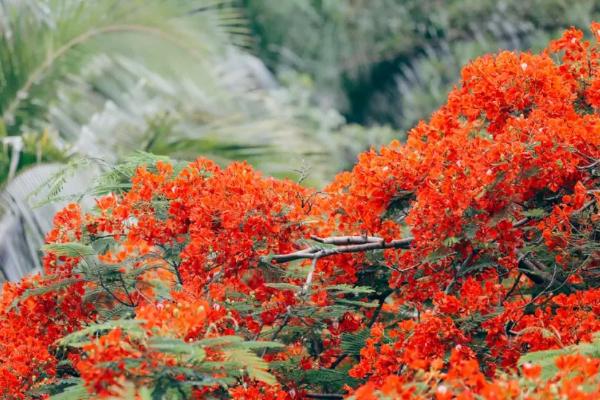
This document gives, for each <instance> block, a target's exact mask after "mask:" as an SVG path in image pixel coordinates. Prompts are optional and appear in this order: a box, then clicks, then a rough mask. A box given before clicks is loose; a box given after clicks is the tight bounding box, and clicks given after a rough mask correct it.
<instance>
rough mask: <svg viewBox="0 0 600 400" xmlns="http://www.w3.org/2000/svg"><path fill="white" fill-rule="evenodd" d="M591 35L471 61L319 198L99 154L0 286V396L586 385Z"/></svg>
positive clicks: (593, 183)
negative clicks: (22, 265)
mask: <svg viewBox="0 0 600 400" xmlns="http://www.w3.org/2000/svg"><path fill="white" fill-rule="evenodd" d="M592 30H593V32H594V34H595V35H596V40H598V39H600V24H594V25H593V26H592ZM599 51H600V47H599V46H598V44H597V43H594V44H592V43H590V42H587V41H585V40H584V39H583V34H582V32H580V31H577V30H575V29H571V30H569V31H567V32H565V34H564V35H563V37H562V38H561V39H559V40H557V41H555V42H552V43H551V44H550V46H549V48H548V49H547V50H546V51H545V52H543V53H542V54H538V55H535V54H529V53H523V54H515V53H511V52H503V53H500V54H498V55H495V56H485V57H482V58H480V59H477V60H475V61H473V62H472V63H471V64H469V65H468V66H466V67H465V68H464V70H463V73H462V81H461V83H460V85H459V86H458V87H457V88H455V89H454V90H453V91H452V92H451V93H450V95H449V98H448V102H447V103H446V104H445V105H444V106H443V107H442V108H441V109H440V110H439V111H437V112H436V113H435V114H434V115H433V116H432V117H431V120H430V121H429V122H428V123H425V122H421V123H420V124H419V125H418V126H417V127H415V128H414V129H413V130H412V131H411V132H410V134H409V138H408V141H407V143H406V144H400V143H398V142H393V143H391V144H390V145H389V146H387V147H384V148H382V149H380V151H374V150H372V151H369V152H367V153H364V154H362V155H361V156H360V158H359V161H358V163H357V165H356V166H355V167H354V169H353V170H352V171H350V172H344V173H341V174H339V175H338V176H337V177H336V179H335V180H334V181H333V183H331V184H330V185H329V186H328V187H326V188H325V189H324V190H323V191H320V192H318V191H314V190H311V189H307V188H304V187H301V186H300V185H298V184H295V183H292V182H289V181H280V180H276V179H272V178H264V177H262V176H261V175H260V174H258V173H257V172H255V171H253V170H252V168H250V167H249V166H247V165H246V164H243V163H242V164H240V163H237V164H232V165H230V166H229V167H228V168H225V169H221V168H219V167H218V166H217V165H215V164H214V163H212V162H210V161H208V160H204V159H199V160H198V161H196V162H193V163H191V164H189V165H181V164H179V163H169V162H166V161H164V160H163V159H159V158H154V159H149V161H148V162H146V163H144V164H143V165H140V166H138V167H137V168H131V165H126V166H124V167H119V168H117V169H116V170H115V172H114V173H112V174H111V175H109V176H108V177H107V178H106V179H105V180H104V182H103V185H102V186H101V187H99V189H102V190H104V191H105V192H106V191H109V192H110V193H109V194H107V195H105V196H103V197H100V198H98V200H97V201H96V208H95V211H94V212H91V213H83V212H82V211H81V210H80V208H79V207H78V206H77V205H76V204H72V205H69V206H68V207H67V208H66V209H64V210H63V211H61V212H60V213H58V214H57V215H56V218H55V228H54V229H53V230H52V231H51V232H50V233H49V234H48V237H47V243H48V244H47V245H46V247H45V249H44V250H45V256H44V267H45V274H44V276H41V277H40V276H35V277H31V278H27V279H25V280H23V281H22V282H19V283H16V284H7V285H5V287H4V289H3V292H2V297H1V303H0V361H1V364H0V393H1V394H2V397H3V398H7V399H37V398H46V397H48V396H50V397H52V398H59V399H80V398H86V397H92V398H98V397H101V398H102V397H107V398H111V397H112V398H139V399H162V398H165V399H176V398H181V399H187V398H198V399H199V398H203V399H221V398H234V399H257V398H260V399H304V398H317V399H318V398H321V399H338V398H339V399H341V398H344V397H348V398H353V399H362V400H367V399H392V398H415V399H419V398H422V399H428V398H434V397H435V398H437V399H450V398H455V397H458V398H462V399H471V398H478V397H477V396H479V397H483V398H493V399H513V398H515V399H517V398H526V397H527V398H554V397H557V398H558V397H561V396H562V397H567V398H582V399H583V398H590V399H592V398H597V396H598V394H600V386H599V375H598V372H599V368H600V358H598V356H599V355H600V343H597V342H596V336H595V332H598V331H600V240H599V239H600V225H599V221H600V189H599V184H598V183H599V180H600V179H599V178H600V172H599V171H600V115H599V113H598V110H599V109H600V52H599ZM111 181H112V183H113V185H107V184H106V183H107V182H111Z"/></svg>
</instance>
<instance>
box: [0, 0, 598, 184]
mask: <svg viewBox="0 0 600 400" xmlns="http://www.w3.org/2000/svg"><path fill="white" fill-rule="evenodd" d="M599 14H600V4H599V3H598V2H597V1H594V0H578V1H576V2H572V1H571V2H569V1H565V0H530V1H525V2H524V1H517V0H495V1H494V0H446V1H443V0H277V1H271V0H218V1H212V0H146V1H142V0H127V1H121V0H97V1H85V0H0V21H1V22H2V23H1V24H0V116H1V119H2V120H1V129H0V132H1V133H0V142H1V145H2V147H1V149H2V152H1V154H0V182H3V181H5V180H6V179H7V178H8V177H9V176H11V175H14V174H15V173H16V171H17V170H21V169H23V168H25V167H27V166H28V165H31V164H37V163H41V162H45V161H64V160H66V159H68V158H69V157H72V156H73V155H76V154H79V155H84V156H89V157H96V158H99V159H101V160H103V161H104V162H107V163H113V162H116V161H118V160H121V159H123V157H125V156H127V155H128V154H130V153H131V152H133V151H135V150H143V151H148V152H153V153H157V154H167V155H170V156H173V157H177V158H182V159H190V158H195V157H197V156H199V155H204V156H207V157H211V158H213V159H216V160H217V161H219V162H221V163H227V162H229V161H231V160H248V161H249V162H251V163H252V164H254V165H255V166H257V167H258V168H260V169H262V170H263V171H265V172H266V173H268V174H272V175H276V176H280V177H282V176H283V177H297V175H298V174H299V172H298V171H296V170H302V171H304V172H305V169H306V168H307V166H308V167H310V173H309V177H310V179H308V180H307V181H306V182H307V183H308V184H312V185H321V184H323V182H326V181H327V180H328V179H329V178H330V177H331V176H332V175H333V174H334V173H335V172H337V171H339V170H341V169H347V168H350V167H351V166H352V164H353V163H354V161H355V157H356V155H357V154H358V153H359V152H360V151H362V150H364V149H366V148H368V147H369V146H379V145H382V144H385V143H386V142H389V141H390V140H391V139H400V140H402V139H403V138H404V137H405V132H406V131H407V130H408V129H410V128H411V127H412V126H414V125H415V124H416V122H417V121H418V120H420V119H423V118H426V117H427V116H428V115H429V114H430V113H431V112H432V111H433V110H434V109H435V108H437V107H438V106H439V105H440V104H441V103H442V102H443V101H444V99H445V96H446V94H447V92H448V90H449V89H450V88H451V86H452V85H453V84H455V83H456V82H457V79H458V76H459V71H460V68H461V66H462V65H464V64H465V63H466V62H468V60H469V59H472V58H473V57H476V56H478V55H480V54H483V53H486V52H490V51H497V50H498V49H502V48H507V49H529V48H535V49H539V47H540V46H541V45H542V44H543V43H545V42H547V40H548V38H549V37H552V36H556V35H557V34H558V33H559V31H560V30H561V29H563V28H564V27H566V26H569V25H576V26H579V27H582V28H585V27H586V26H587V25H588V24H589V23H590V22H591V21H592V20H593V19H594V18H597V17H598V15H599ZM14 137H22V139H21V140H20V141H17V140H16V139H14ZM16 150H18V151H16ZM15 157H18V158H17V159H16V161H15ZM304 172H302V173H304Z"/></svg>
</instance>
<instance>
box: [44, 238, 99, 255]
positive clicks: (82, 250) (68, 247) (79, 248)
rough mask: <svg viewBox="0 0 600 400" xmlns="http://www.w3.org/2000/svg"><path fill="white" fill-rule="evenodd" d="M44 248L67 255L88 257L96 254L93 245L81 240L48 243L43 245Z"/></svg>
mask: <svg viewBox="0 0 600 400" xmlns="http://www.w3.org/2000/svg"><path fill="white" fill-rule="evenodd" d="M42 250H43V251H45V252H52V253H54V254H56V255H57V256H65V257H86V256H92V255H94V254H96V252H95V251H94V248H93V247H92V246H88V245H85V244H83V243H79V242H70V243H52V244H46V245H44V246H42Z"/></svg>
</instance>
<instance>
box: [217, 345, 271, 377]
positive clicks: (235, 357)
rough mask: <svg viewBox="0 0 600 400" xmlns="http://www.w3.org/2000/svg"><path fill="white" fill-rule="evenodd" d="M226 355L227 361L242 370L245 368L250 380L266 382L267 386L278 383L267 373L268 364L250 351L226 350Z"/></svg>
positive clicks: (240, 349) (239, 349) (242, 349)
mask: <svg viewBox="0 0 600 400" xmlns="http://www.w3.org/2000/svg"><path fill="white" fill-rule="evenodd" d="M224 353H225V358H226V360H227V361H232V362H234V363H235V364H237V365H239V367H240V368H244V369H245V371H246V372H247V374H248V376H249V377H250V378H252V379H255V380H257V381H261V382H264V383H266V384H267V385H274V384H276V383H277V380H276V379H275V377H274V376H273V375H271V374H270V373H269V372H267V369H268V365H267V362H266V361H265V360H263V359H262V358H260V357H259V356H257V355H256V354H255V353H253V352H252V351H250V350H249V349H244V348H229V349H226V350H224Z"/></svg>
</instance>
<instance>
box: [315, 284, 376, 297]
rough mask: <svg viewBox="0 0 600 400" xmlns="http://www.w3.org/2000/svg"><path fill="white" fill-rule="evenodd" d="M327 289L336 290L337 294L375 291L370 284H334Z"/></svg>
mask: <svg viewBox="0 0 600 400" xmlns="http://www.w3.org/2000/svg"><path fill="white" fill-rule="evenodd" d="M325 290H327V291H335V292H337V294H357V295H358V294H369V293H373V292H375V290H373V288H371V287H368V286H352V285H345V284H343V285H333V286H328V287H326V288H325Z"/></svg>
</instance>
